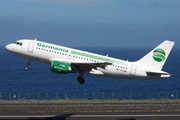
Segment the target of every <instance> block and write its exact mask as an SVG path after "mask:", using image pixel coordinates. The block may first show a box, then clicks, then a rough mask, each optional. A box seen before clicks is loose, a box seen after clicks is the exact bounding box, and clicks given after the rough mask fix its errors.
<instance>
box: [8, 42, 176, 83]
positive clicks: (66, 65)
mask: <svg viewBox="0 0 180 120" xmlns="http://www.w3.org/2000/svg"><path fill="white" fill-rule="evenodd" d="M174 44H175V43H174V42H173V41H169V40H165V41H164V42H162V43H161V44H160V45H158V46H157V47H156V48H154V49H153V50H151V51H150V52H149V53H148V54H146V55H145V56H144V57H142V58H141V59H139V60H137V61H134V62H130V61H127V60H121V59H117V58H113V57H109V56H108V55H106V56H104V55H99V54H95V53H91V52H87V51H82V50H77V49H73V48H69V47H65V46H60V45H56V44H51V43H47V42H43V41H39V40H37V39H35V40H32V39H20V40H17V41H16V42H14V43H10V44H8V45H6V50H7V51H9V52H10V53H11V54H13V55H15V56H18V57H21V58H24V59H26V60H27V66H25V67H24V69H25V70H26V71H27V70H28V69H29V65H30V62H31V61H35V62H41V63H45V64H49V65H50V69H51V71H52V72H55V73H59V74H67V73H79V76H78V77H77V81H78V82H79V83H80V84H84V83H85V79H84V74H92V75H97V76H104V77H110V78H120V79H126V78H127V79H158V78H169V77H170V76H171V74H169V73H167V72H165V71H162V68H163V66H164V63H165V62H166V60H167V58H168V56H169V53H170V52H171V49H172V48H173V46H174ZM133 54H135V53H133Z"/></svg>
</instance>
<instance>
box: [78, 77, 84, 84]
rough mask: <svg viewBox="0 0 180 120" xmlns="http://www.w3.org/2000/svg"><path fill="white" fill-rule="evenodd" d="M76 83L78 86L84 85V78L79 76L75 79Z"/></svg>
mask: <svg viewBox="0 0 180 120" xmlns="http://www.w3.org/2000/svg"><path fill="white" fill-rule="evenodd" d="M77 81H78V82H79V83H80V84H84V83H85V80H84V78H83V77H81V76H79V77H78V78H77Z"/></svg>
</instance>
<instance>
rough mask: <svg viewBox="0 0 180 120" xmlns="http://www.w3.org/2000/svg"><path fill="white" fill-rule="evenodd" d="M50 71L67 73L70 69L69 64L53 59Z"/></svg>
mask: <svg viewBox="0 0 180 120" xmlns="http://www.w3.org/2000/svg"><path fill="white" fill-rule="evenodd" d="M51 71H52V72H56V73H61V74H67V73H68V72H70V71H72V69H71V66H70V64H67V63H63V62H59V61H53V62H52V63H51Z"/></svg>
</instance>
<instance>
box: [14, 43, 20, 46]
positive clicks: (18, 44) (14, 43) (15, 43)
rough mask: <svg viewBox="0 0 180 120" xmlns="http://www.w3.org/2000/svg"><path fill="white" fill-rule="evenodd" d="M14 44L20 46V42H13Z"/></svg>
mask: <svg viewBox="0 0 180 120" xmlns="http://www.w3.org/2000/svg"><path fill="white" fill-rule="evenodd" d="M14 44H16V45H20V46H22V42H15V43H14Z"/></svg>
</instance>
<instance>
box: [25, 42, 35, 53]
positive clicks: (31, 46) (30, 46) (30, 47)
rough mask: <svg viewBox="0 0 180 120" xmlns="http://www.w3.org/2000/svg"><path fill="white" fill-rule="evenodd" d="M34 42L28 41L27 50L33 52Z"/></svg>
mask: <svg viewBox="0 0 180 120" xmlns="http://www.w3.org/2000/svg"><path fill="white" fill-rule="evenodd" d="M34 44H35V42H29V46H28V50H27V51H28V52H30V53H33V50H34Z"/></svg>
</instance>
